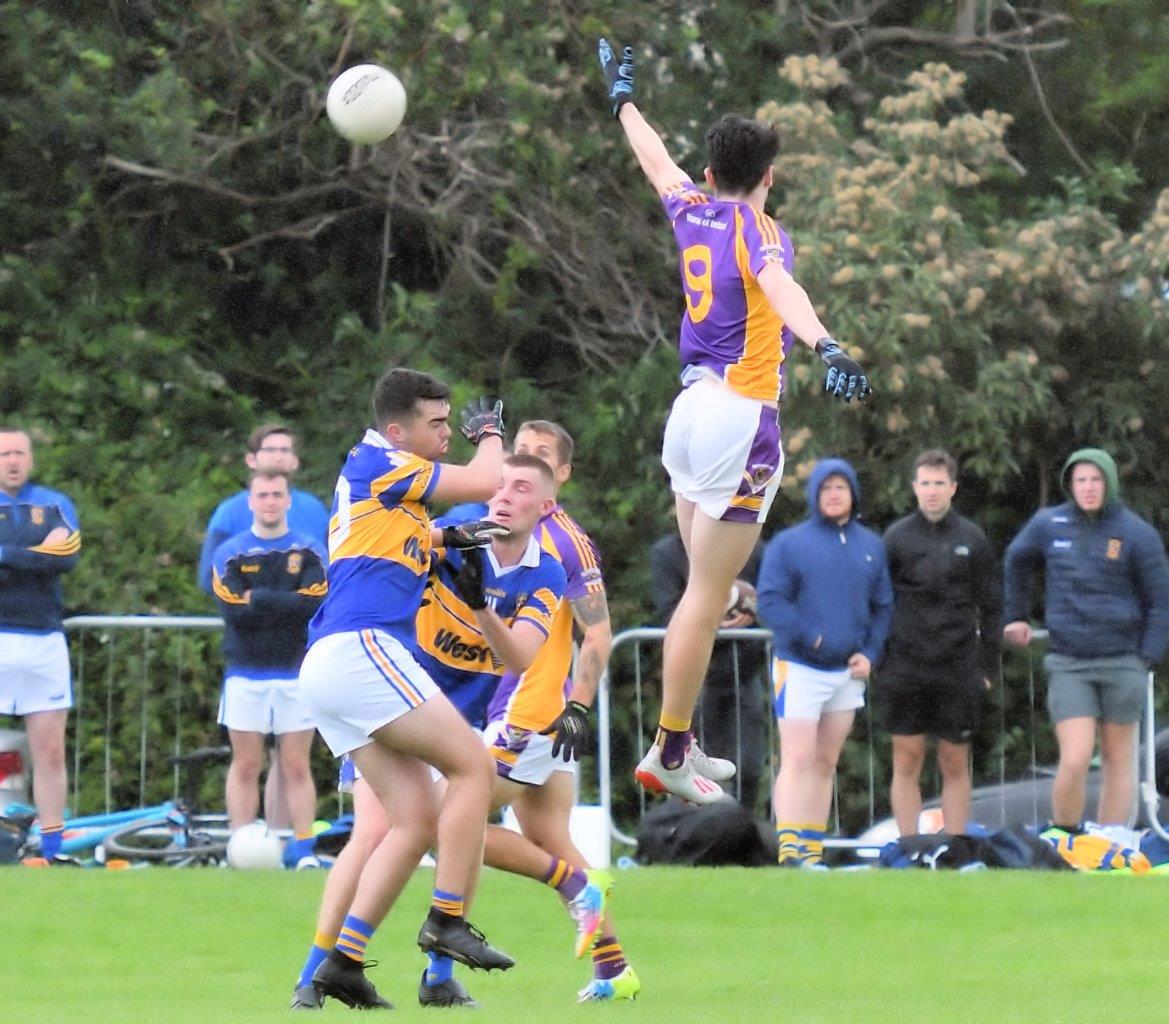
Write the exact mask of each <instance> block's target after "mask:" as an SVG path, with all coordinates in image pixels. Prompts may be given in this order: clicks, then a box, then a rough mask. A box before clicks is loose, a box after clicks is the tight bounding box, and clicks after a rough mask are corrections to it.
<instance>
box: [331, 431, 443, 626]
mask: <svg viewBox="0 0 1169 1024" xmlns="http://www.w3.org/2000/svg"><path fill="white" fill-rule="evenodd" d="M440 470H441V467H440V466H439V465H438V464H436V463H433V462H429V461H427V460H426V459H424V458H422V457H421V456H418V455H414V454H412V453H410V452H403V451H398V450H397V449H396V448H393V447H391V445H390V443H389V442H388V441H387V440H386V439H385V438H384V437H382V436H381V434H379V433H378V432H377V431H376V430H367V431H366V433H365V437H363V438H362V439H361V442H360V443H359V444H357V445H356V446H354V447H353V448H352V449H351V450H350V452H349V457H348V458H347V459H346V460H345V465H344V466H342V467H341V475H340V476H339V477H338V478H337V487H336V489H335V490H334V492H333V510H332V513H331V515H330V517H329V573H328V582H329V592H328V595H327V596H326V597H325V600H324V603H323V604H322V605H321V607H320V609H318V611H317V613H316V615H314V616H313V620H312V622H310V623H309V632H308V642H309V643H310V644H312V643H315V642H316V641H317V640H319V639H320V638H321V637H323V636H328V635H329V634H331V633H347V632H356V631H358V630H362V629H382V630H385V631H386V632H387V633H389V634H390V635H391V636H394V637H396V638H397V639H398V640H399V641H400V642H401V643H403V644H404V645H405V646H406V647H407V648H409V649H413V647H414V621H415V619H416V618H417V617H418V608H419V606H420V605H421V603H422V591H423V588H424V587H425V586H426V575H427V571H428V570H429V568H430V516H429V514H428V513H427V511H426V505H425V502H426V500H427V498H429V497H430V494H431V492H432V491H433V490H434V487H435V484H437V483H438V477H439V472H440Z"/></svg>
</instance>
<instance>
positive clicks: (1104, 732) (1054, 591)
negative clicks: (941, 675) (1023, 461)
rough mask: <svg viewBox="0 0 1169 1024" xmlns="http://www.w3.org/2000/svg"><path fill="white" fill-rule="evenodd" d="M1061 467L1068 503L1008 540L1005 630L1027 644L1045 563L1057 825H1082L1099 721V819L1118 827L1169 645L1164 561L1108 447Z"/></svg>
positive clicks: (1126, 813)
mask: <svg viewBox="0 0 1169 1024" xmlns="http://www.w3.org/2000/svg"><path fill="white" fill-rule="evenodd" d="M1060 476H1061V481H1062V483H1063V487H1064V490H1065V492H1066V493H1067V494H1068V497H1069V498H1070V500H1069V501H1066V502H1064V503H1063V504H1062V505H1056V506H1054V507H1053V508H1045V509H1041V510H1040V511H1038V512H1036V513H1035V515H1034V516H1032V517H1031V519H1030V521H1029V522H1028V523H1027V525H1026V526H1024V527H1023V529H1022V530H1021V531H1020V532H1019V534H1018V536H1016V537H1015V539H1014V540H1013V541H1012V542H1011V544H1010V547H1008V548H1007V554H1006V562H1005V567H1004V574H1003V575H1004V585H1005V610H1004V619H1005V621H1006V623H1007V625H1006V627H1005V628H1004V634H1005V636H1006V639H1007V641H1008V642H1010V643H1012V644H1015V645H1016V646H1019V647H1024V646H1026V645H1027V644H1028V643H1030V641H1031V627H1030V625H1029V624H1028V622H1027V615H1028V613H1029V612H1030V610H1031V583H1032V580H1033V577H1034V574H1035V572H1037V571H1038V570H1039V569H1043V571H1044V578H1045V604H1046V608H1045V616H1044V617H1045V619H1046V623H1047V629H1048V633H1049V640H1048V654H1047V656H1046V657H1045V658H1044V668H1045V669H1046V671H1047V674H1048V687H1047V708H1048V712H1049V713H1050V715H1051V720H1052V722H1053V723H1054V724H1055V735H1056V739H1057V741H1058V743H1059V769H1058V771H1057V773H1056V777H1055V782H1054V785H1053V787H1052V792H1051V815H1052V824H1053V825H1054V826H1055V827H1057V828H1061V829H1064V830H1065V831H1068V832H1077V831H1080V830H1082V827H1083V816H1084V802H1085V795H1084V787H1085V783H1086V781H1087V775H1088V766H1089V763H1090V762H1091V759H1092V752H1093V750H1094V748H1095V745H1096V723H1097V722H1099V723H1100V756H1101V760H1102V762H1103V780H1102V781H1103V788H1102V789H1101V791H1100V802H1099V806H1098V808H1097V812H1096V817H1097V820H1098V822H1099V823H1100V824H1101V825H1105V826H1113V825H1119V826H1123V825H1126V824H1127V823H1128V821H1129V818H1130V815H1131V813H1132V810H1133V796H1134V790H1133V782H1134V779H1133V771H1132V765H1133V750H1134V745H1135V744H1136V734H1137V725H1138V723H1139V722H1140V718H1141V709H1142V705H1143V699H1144V694H1145V685H1146V680H1147V675H1148V671H1149V669H1150V668H1151V667H1152V666H1153V665H1154V664H1155V663H1156V662H1158V661H1160V660H1161V658H1162V656H1163V655H1164V654H1165V650H1166V647H1169V560H1167V559H1166V557H1165V547H1164V545H1163V544H1162V543H1161V538H1160V537H1159V536H1158V534H1157V531H1156V530H1155V529H1154V528H1153V527H1152V526H1151V525H1150V524H1149V523H1147V522H1145V520H1143V519H1141V518H1140V516H1138V515H1137V514H1136V513H1134V512H1132V511H1131V510H1129V509H1128V508H1127V507H1126V506H1125V505H1124V503H1123V502H1122V501H1121V500H1120V483H1119V479H1118V476H1117V472H1116V463H1115V462H1114V461H1113V459H1112V456H1111V455H1109V454H1108V453H1107V452H1105V451H1101V450H1100V449H1099V448H1081V449H1080V450H1079V451H1076V452H1073V453H1072V454H1071V455H1070V456H1069V457H1068V459H1067V461H1066V462H1065V463H1064V467H1063V471H1062V473H1061V475H1060Z"/></svg>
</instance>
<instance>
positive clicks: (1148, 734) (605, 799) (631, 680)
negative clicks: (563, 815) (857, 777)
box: [597, 626, 1169, 848]
mask: <svg viewBox="0 0 1169 1024" xmlns="http://www.w3.org/2000/svg"><path fill="white" fill-rule="evenodd" d="M665 633H666V631H665V629H664V628H663V627H650V626H645V627H640V628H635V629H627V630H624V631H622V632H620V633H618V634H616V635H615V636H614V637H613V646H612V653H611V655H610V659H609V665H608V666H607V668H606V670H605V672H604V674H603V675H602V677H601V681H600V685H599V687H598V692H597V727H598V737H597V760H598V767H599V777H600V794H599V801H600V804H601V806H602V808H603V809H604V813H605V815H606V816H607V818H608V821H609V831H610V835H611V836H612V839H613V840H614V841H615V842H617V843H621V844H623V845H626V846H631V847H632V846H636V845H637V840H636V839H635V838H634V837H633V836H632V835H630V834H629V832H628V831H626V830H625V829H624V828H623V823H619V822H618V820H617V817H616V816H615V814H614V807H613V804H614V786H613V779H614V770H615V766H614V763H613V761H614V741H613V736H614V728H613V717H614V715H613V699H614V697H613V690H614V675H615V673H620V676H621V679H622V682H623V684H626V685H628V686H629V687H630V688H631V690H632V703H633V706H632V718H633V722H632V729H633V743H634V749H633V751H631V754H632V757H631V758H630V761H631V763H629V764H628V765H626V764H625V763H624V762H623V763H622V764H621V765H620V766H619V767H618V768H617V769H616V770H617V771H618V772H626V771H627V772H628V776H629V777H632V772H633V768H634V766H635V765H636V762H637V761H638V760H640V759H641V757H642V756H643V755H644V753H645V750H646V749H647V743H648V742H649V739H650V737H651V736H652V729H653V728H654V722H653V721H652V720H650V721H649V722H648V725H649V729H648V730H647V727H646V726H647V720H646V708H645V706H644V697H645V691H646V688H647V676H649V675H650V674H651V670H650V669H649V668H647V666H646V664H645V662H644V660H643V657H642V654H643V648H644V647H645V646H648V645H653V646H655V647H659V648H660V644H661V641H662V639H663V638H664V637H665ZM718 637H719V639H723V640H737V641H744V642H752V643H758V644H761V645H763V648H764V686H765V688H766V694H767V695H768V699H767V722H768V733H767V736H768V748H767V758H766V763H765V772H764V774H763V776H762V778H763V779H766V780H768V781H770V780H772V779H774V773H775V770H776V768H777V765H776V764H775V763H773V762H774V759H775V753H776V744H775V735H774V733H775V722H774V717H773V716H772V714H771V710H770V708H771V701H770V693H771V682H770V665H771V633H770V631H769V630H766V629H724V630H720V631H719V633H718ZM1034 639H1035V641H1039V642H1042V641H1045V640H1046V639H1047V632H1046V630H1035V631H1034ZM732 650H735V651H737V645H736V647H734V648H732ZM628 656H631V660H632V665H631V667H630V668H629V670H628V671H625V668H626V666H625V664H624V662H625V660H626V658H627V657H628ZM1026 657H1027V659H1028V660H1027V688H1028V708H1029V721H1028V723H1027V724H1026V736H1025V738H1024V740H1023V742H1026V743H1027V744H1028V748H1029V749H1028V750H1027V754H1028V757H1027V760H1028V775H1029V780H1030V781H1031V782H1032V783H1033V784H1034V783H1036V782H1038V781H1039V780H1040V778H1041V776H1042V774H1043V772H1042V770H1041V769H1040V766H1039V764H1038V730H1039V728H1040V727H1041V725H1042V727H1043V728H1048V727H1047V726H1046V722H1047V717H1046V714H1042V715H1041V714H1038V713H1037V710H1036V676H1037V674H1038V663H1039V661H1040V660H1041V658H1040V657H1039V656H1038V654H1037V651H1036V647H1035V645H1034V644H1033V645H1031V646H1029V647H1028V648H1027V650H1026ZM654 658H655V660H656V661H659V662H660V656H659V655H658V652H656V651H655V652H654ZM734 665H735V678H734V686H735V694H736V702H738V700H739V696H740V694H741V687H743V686H745V685H749V684H751V680H745V679H742V678H741V676H740V674H739V664H738V659H737V657H736V659H735V662H734ZM655 678H659V679H660V673H657V674H656V675H655ZM1154 685H1155V680H1154V675H1153V673H1152V672H1150V673H1149V677H1148V689H1147V693H1146V701H1145V713H1144V716H1143V723H1142V724H1143V728H1142V730H1141V733H1142V734H1143V736H1142V738H1143V745H1142V744H1138V750H1134V764H1133V770H1134V778H1135V780H1136V782H1137V786H1136V787H1135V790H1134V793H1135V799H1134V808H1133V810H1134V813H1135V812H1136V811H1137V806H1136V803H1137V801H1140V802H1143V805H1144V810H1145V816H1146V818H1147V821H1148V824H1149V826H1150V827H1151V828H1152V829H1153V830H1154V831H1155V832H1156V833H1157V834H1158V835H1160V836H1161V837H1162V838H1165V839H1167V840H1169V834H1167V832H1166V829H1165V826H1164V825H1163V824H1162V822H1161V821H1160V819H1159V816H1158V808H1159V803H1160V796H1159V794H1158V791H1157V785H1156V751H1155V742H1154V741H1155V736H1156V714H1155V706H1154ZM622 688H623V689H624V686H623V687H622ZM998 696H999V699H998V707H999V714H1000V719H999V722H998V724H997V725H998V736H997V737H996V740H995V744H994V747H995V754H994V755H993V756H996V759H997V762H998V763H997V772H996V773H995V774H997V783H998V788H999V793H1000V802H1002V794H1003V793H1004V792H1005V790H1006V787H1007V784H1008V783H1007V779H1006V758H1007V746H1008V743H1010V742H1012V741H1011V739H1010V737H1009V736H1008V730H1007V727H1006V723H1005V722H1004V721H1003V719H1002V717H1001V715H1002V709H1003V707H1004V705H1005V699H1004V695H1003V694H999V695H998ZM655 706H656V702H655ZM651 713H652V709H651ZM863 715H864V725H865V729H864V731H865V733H866V737H865V738H866V740H867V746H868V750H867V768H868V792H867V805H868V821H867V826H868V827H869V828H871V827H872V826H873V825H874V824H876V813H875V811H876V807H877V803H878V801H877V791H876V788H877V779H876V761H877V758H876V751H875V746H874V736H875V733H876V729H875V723H874V720H873V717H872V713H871V701H869V700H868V699H866V702H865V710H864V712H863ZM859 718H860V716H858V720H859ZM695 731H696V732H698V733H699V741H700V742H701V739H702V737H701V723H700V722H699V721H697V720H696V722H695ZM850 742H852V741H850ZM736 749H737V751H740V752H741V749H742V744H741V737H738V736H737V737H736ZM1140 749H1143V763H1142V761H1141V758H1140V756H1139V750H1140ZM736 763H738V759H736ZM929 764H930V762H929V761H927V766H929ZM986 774H987V773H985V772H984V777H985V776H986ZM972 777H973V776H972ZM838 779H839V775H838ZM1021 779H1022V780H1023V781H1026V780H1027V776H1021ZM922 781H923V793H924V792H925V790H926V789H927V785H926V784H927V782H928V781H929V775H928V774H927V773H923V780H922ZM933 781H934V783H935V786H940V778H936V777H935V778H934V779H933ZM881 785H882V786H885V785H886V784H885V782H884V780H882V783H881ZM975 785H976V786H977V785H978V782H977V779H975ZM1032 788H1033V792H1034V791H1035V790H1037V789H1038V787H1037V786H1035V785H1033V787H1032ZM839 796H840V794H839V789H837V791H836V794H835V796H834V800H833V816H834V818H835V825H836V831H839V830H840V801H839ZM637 799H638V809H639V815H638V816H639V817H640V813H643V812H644V810H645V804H646V798H645V794H644V793H641V792H640V790H638V796H637ZM926 799H927V801H928V799H929V797H928V795H927V796H926ZM1033 799H1034V802H1035V806H1034V807H1033V818H1034V820H1035V821H1036V822H1038V821H1040V820H1042V819H1040V817H1039V812H1040V807H1039V801H1038V796H1037V795H1035V796H1034V797H1033ZM1001 814H1002V816H1003V817H1004V818H1005V817H1006V815H1007V811H1006V808H1005V804H1004V805H1003V806H1002V809H1001ZM825 845H834V846H838V847H847V848H855V847H856V846H857V845H858V843H857V841H856V840H850V839H834V840H829V841H828V842H827V843H826V844H825Z"/></svg>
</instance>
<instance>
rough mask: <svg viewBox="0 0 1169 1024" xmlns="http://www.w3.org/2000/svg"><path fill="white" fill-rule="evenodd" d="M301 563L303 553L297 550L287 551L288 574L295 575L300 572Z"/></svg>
mask: <svg viewBox="0 0 1169 1024" xmlns="http://www.w3.org/2000/svg"><path fill="white" fill-rule="evenodd" d="M303 563H304V555H302V554H301V553H300V552H299V551H291V552H289V554H288V572H289V574H290V575H292V576H295V575H296V574H297V573H298V572H300V567H301V565H302V564H303Z"/></svg>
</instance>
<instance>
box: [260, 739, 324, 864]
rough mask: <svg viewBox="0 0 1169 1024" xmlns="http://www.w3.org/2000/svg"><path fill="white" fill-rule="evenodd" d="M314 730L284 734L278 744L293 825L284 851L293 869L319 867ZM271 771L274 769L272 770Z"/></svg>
mask: <svg viewBox="0 0 1169 1024" xmlns="http://www.w3.org/2000/svg"><path fill="white" fill-rule="evenodd" d="M315 735H316V730H315V729H300V730H297V731H296V732H286V733H282V734H281V735H280V736H278V737H277V739H276V742H277V745H278V748H279V751H280V754H279V757H278V758H277V765H278V768H277V770H278V771H279V773H280V778H281V781H282V783H283V784H282V786H281V788H282V789H283V791H284V793H285V796H286V799H287V802H288V812H289V816H290V818H291V824H292V833H293V835H292V839H291V840H289V846H288V848H286V849H285V860H284V862H285V864H286V865H289V866H291V867H305V866H312V867H320V862H319V861H318V860H317V859H316V857H315V856H314V855H313V852H312V851H313V822H314V821H315V820H316V816H317V787H316V786H315V785H314V784H313V776H312V770H311V768H310V766H309V754H310V753H311V751H312V746H313V737H314V736H315ZM269 770H271V769H269Z"/></svg>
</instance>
